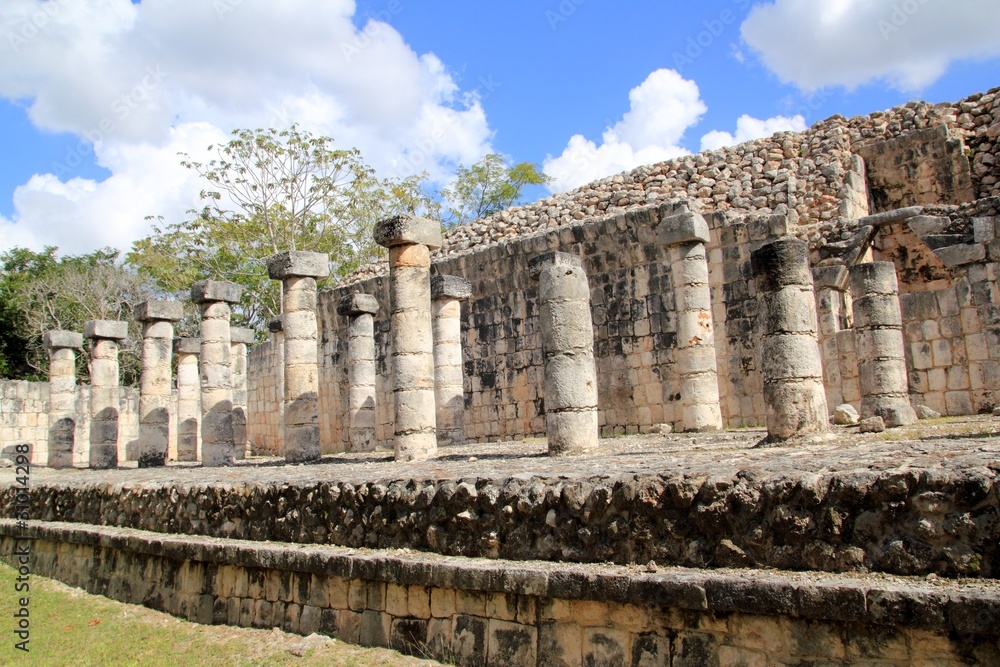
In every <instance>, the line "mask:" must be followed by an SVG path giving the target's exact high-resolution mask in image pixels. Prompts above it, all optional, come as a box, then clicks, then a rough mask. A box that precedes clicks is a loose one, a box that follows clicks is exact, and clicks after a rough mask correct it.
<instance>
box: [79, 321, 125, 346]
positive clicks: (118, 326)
mask: <svg viewBox="0 0 1000 667" xmlns="http://www.w3.org/2000/svg"><path fill="white" fill-rule="evenodd" d="M83 337H84V338H89V339H92V340H114V341H123V340H125V339H126V338H128V322H122V321H121V320H87V321H86V322H84V323H83Z"/></svg>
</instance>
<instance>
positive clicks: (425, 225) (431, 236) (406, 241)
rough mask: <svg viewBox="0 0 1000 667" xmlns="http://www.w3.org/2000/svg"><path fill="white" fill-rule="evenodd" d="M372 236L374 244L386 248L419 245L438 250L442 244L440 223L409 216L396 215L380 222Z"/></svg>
mask: <svg viewBox="0 0 1000 667" xmlns="http://www.w3.org/2000/svg"><path fill="white" fill-rule="evenodd" d="M374 236H375V243H378V244H379V245H380V246H384V247H386V248H392V247H393V246H398V245H413V244H420V245H425V246H427V247H428V248H432V249H434V248H440V247H441V244H442V243H444V240H443V238H442V236H441V223H440V222H438V221H437V220H431V219H430V218H418V217H415V216H411V215H397V216H396V217H394V218H389V219H387V220H382V221H381V222H379V223H378V224H376V225H375V231H374Z"/></svg>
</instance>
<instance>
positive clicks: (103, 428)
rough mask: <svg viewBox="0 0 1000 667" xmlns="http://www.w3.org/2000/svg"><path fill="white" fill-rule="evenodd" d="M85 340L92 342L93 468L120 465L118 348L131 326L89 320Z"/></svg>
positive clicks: (91, 437)
mask: <svg viewBox="0 0 1000 667" xmlns="http://www.w3.org/2000/svg"><path fill="white" fill-rule="evenodd" d="M83 337H84V338H86V339H88V340H90V453H89V456H88V465H89V467H91V468H114V467H116V466H117V465H118V411H119V410H120V409H121V408H120V405H121V387H120V385H119V377H118V345H119V343H121V341H123V340H125V339H126V338H127V337H128V323H127V322H119V321H116V320H89V321H87V322H85V323H84V325H83Z"/></svg>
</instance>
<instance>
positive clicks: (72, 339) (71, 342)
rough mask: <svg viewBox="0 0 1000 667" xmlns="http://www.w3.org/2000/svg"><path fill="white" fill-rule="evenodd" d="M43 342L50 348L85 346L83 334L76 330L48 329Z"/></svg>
mask: <svg viewBox="0 0 1000 667" xmlns="http://www.w3.org/2000/svg"><path fill="white" fill-rule="evenodd" d="M42 344H43V345H44V346H45V347H46V348H48V349H50V350H79V349H80V348H82V347H83V334H80V333H77V332H76V331H62V330H58V329H56V330H53V331H46V332H45V335H44V336H42Z"/></svg>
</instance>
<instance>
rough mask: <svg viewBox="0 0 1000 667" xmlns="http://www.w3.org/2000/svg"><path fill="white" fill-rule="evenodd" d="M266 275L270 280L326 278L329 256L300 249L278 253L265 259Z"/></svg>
mask: <svg viewBox="0 0 1000 667" xmlns="http://www.w3.org/2000/svg"><path fill="white" fill-rule="evenodd" d="M267 275H268V277H269V278H270V279H271V280H284V279H285V278H292V277H299V278H306V277H308V278H326V277H327V276H329V275H330V256H329V255H327V254H326V253H321V252H306V251H302V250H297V251H289V252H283V253H279V254H277V255H274V256H272V257H270V258H269V259H268V260H267Z"/></svg>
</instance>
